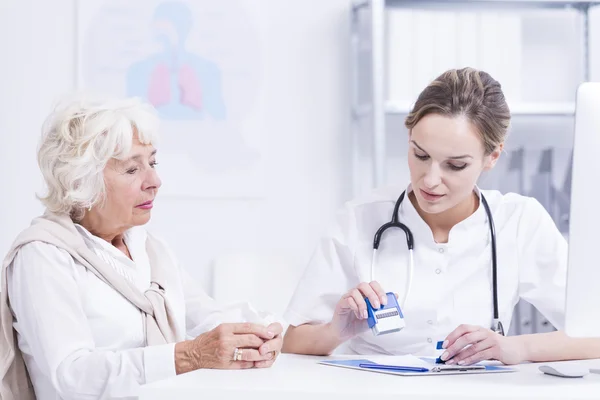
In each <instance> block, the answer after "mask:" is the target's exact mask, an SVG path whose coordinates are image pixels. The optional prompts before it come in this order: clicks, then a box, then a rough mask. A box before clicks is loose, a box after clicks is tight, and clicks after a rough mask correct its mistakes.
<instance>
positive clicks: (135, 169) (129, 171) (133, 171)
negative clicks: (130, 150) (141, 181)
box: [127, 168, 137, 174]
mask: <svg viewBox="0 0 600 400" xmlns="http://www.w3.org/2000/svg"><path fill="white" fill-rule="evenodd" d="M136 171H137V168H129V169H128V170H127V173H128V174H135V173H136Z"/></svg>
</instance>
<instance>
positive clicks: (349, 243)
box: [284, 205, 360, 326]
mask: <svg viewBox="0 0 600 400" xmlns="http://www.w3.org/2000/svg"><path fill="white" fill-rule="evenodd" d="M355 219H356V218H355V216H354V211H353V208H352V207H351V206H350V205H346V206H345V207H344V208H343V209H342V210H341V211H339V212H338V214H337V218H336V223H335V224H334V226H333V228H332V229H331V232H330V234H329V235H327V236H325V237H323V238H321V239H320V241H319V243H318V244H317V248H316V250H315V251H314V253H313V255H312V257H311V259H310V261H309V263H308V266H307V267H306V269H305V270H304V274H303V276H302V278H301V279H300V282H299V283H298V286H297V287H296V290H295V291H294V295H293V296H292V299H291V301H290V303H289V305H288V307H287V310H286V312H285V314H284V319H285V320H286V321H287V322H288V323H289V324H290V325H293V326H299V325H302V324H305V323H326V322H329V321H330V320H331V318H332V317H333V312H334V311H335V306H336V304H337V303H338V302H339V300H340V298H341V297H342V296H343V295H344V294H345V293H346V292H347V291H348V290H350V289H352V288H353V287H356V286H357V285H358V284H359V283H360V282H359V278H358V275H357V273H356V269H355V266H354V254H355V250H356V248H355V246H356V221H355Z"/></svg>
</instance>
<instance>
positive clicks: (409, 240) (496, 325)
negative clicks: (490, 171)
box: [371, 191, 504, 336]
mask: <svg viewBox="0 0 600 400" xmlns="http://www.w3.org/2000/svg"><path fill="white" fill-rule="evenodd" d="M405 194H406V191H404V192H402V194H401V195H400V197H398V200H397V201H396V205H395V206H394V214H392V220H391V221H390V222H387V223H385V224H383V225H382V226H381V227H380V228H379V229H378V230H377V232H376V233H375V238H374V239H373V259H372V260H371V280H372V281H374V280H375V258H376V255H377V250H378V249H379V243H380V242H381V235H383V232H385V231H386V230H387V229H388V228H400V229H402V230H403V231H404V233H405V234H406V245H407V246H408V258H409V261H408V263H409V264H408V265H409V270H408V281H407V284H406V291H405V294H404V299H403V301H402V302H401V303H400V304H401V307H404V304H405V303H406V299H408V295H409V293H410V287H411V285H412V278H413V272H414V256H413V248H414V238H413V234H412V232H411V231H410V229H408V227H407V226H406V225H404V224H403V223H401V222H399V221H398V210H399V209H400V205H401V204H402V200H404V195H405ZM481 202H482V203H483V207H484V208H485V213H486V214H487V219H488V223H489V226H490V234H491V237H492V283H493V288H492V293H493V299H494V319H493V320H492V327H491V329H492V331H494V332H496V333H498V334H500V335H502V336H504V327H503V326H502V322H500V318H499V317H498V282H497V276H496V270H497V259H496V227H495V226H494V219H493V218H492V212H491V211H490V206H489V205H488V202H487V200H486V199H485V197H484V196H483V193H482V194H481Z"/></svg>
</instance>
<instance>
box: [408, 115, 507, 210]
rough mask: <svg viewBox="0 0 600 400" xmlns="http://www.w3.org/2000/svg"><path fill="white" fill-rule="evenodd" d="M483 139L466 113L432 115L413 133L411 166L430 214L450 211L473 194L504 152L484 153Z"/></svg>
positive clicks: (417, 194) (413, 179)
mask: <svg viewBox="0 0 600 400" xmlns="http://www.w3.org/2000/svg"><path fill="white" fill-rule="evenodd" d="M484 153H485V151H484V147H483V140H482V138H481V137H480V135H479V134H478V132H477V130H476V129H475V127H474V126H473V125H472V124H471V123H470V122H469V120H468V119H467V118H465V117H463V116H458V117H445V116H442V115H438V114H429V115H426V116H425V117H423V118H422V119H421V120H420V121H419V122H418V123H417V124H416V125H415V126H414V128H413V129H412V131H411V133H410V134H409V146H408V167H409V169H410V180H411V184H412V188H413V190H414V193H415V198H416V199H417V202H418V204H419V207H420V208H421V209H422V210H423V211H425V212H426V213H431V214H437V213H441V212H443V211H446V210H449V209H451V208H453V207H455V206H456V205H458V204H460V203H461V202H463V201H465V200H467V199H468V198H469V196H471V195H472V193H473V189H474V187H475V184H476V182H477V179H479V176H480V175H481V172H482V171H483V170H485V169H489V168H491V167H492V166H493V165H494V163H495V161H496V160H497V158H498V156H499V154H500V151H499V150H498V151H495V152H493V153H492V154H491V155H487V156H486V155H485V154H484Z"/></svg>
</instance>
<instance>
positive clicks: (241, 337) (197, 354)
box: [175, 323, 283, 374]
mask: <svg viewBox="0 0 600 400" xmlns="http://www.w3.org/2000/svg"><path fill="white" fill-rule="evenodd" d="M282 332H283V327H282V326H281V324H279V323H273V324H271V325H269V326H266V327H265V326H262V325H259V324H253V323H233V324H221V325H219V326H218V327H216V328H214V329H213V330H211V331H208V332H206V333H203V334H201V335H199V336H198V337H196V338H195V339H193V340H189V341H186V342H181V343H178V344H177V345H176V347H175V366H176V369H177V373H178V374H179V373H184V372H188V371H193V370H196V369H200V368H212V369H247V368H253V367H254V368H268V367H270V366H271V365H273V363H274V362H275V359H276V358H277V355H278V354H279V353H280V351H281V346H282V344H283V339H282Z"/></svg>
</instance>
